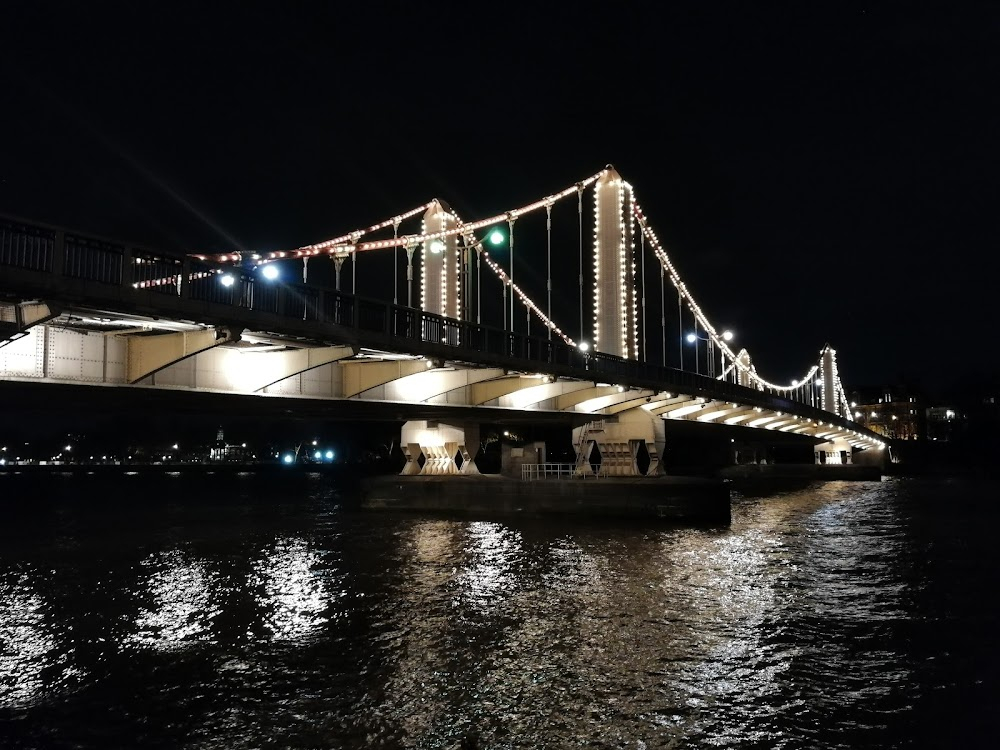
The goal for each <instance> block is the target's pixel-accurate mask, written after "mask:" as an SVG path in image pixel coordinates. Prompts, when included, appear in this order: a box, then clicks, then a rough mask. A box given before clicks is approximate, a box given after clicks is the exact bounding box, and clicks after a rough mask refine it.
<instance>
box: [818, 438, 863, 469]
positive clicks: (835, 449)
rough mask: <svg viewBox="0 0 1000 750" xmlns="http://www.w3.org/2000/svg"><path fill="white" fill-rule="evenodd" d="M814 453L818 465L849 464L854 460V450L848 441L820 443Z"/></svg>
mask: <svg viewBox="0 0 1000 750" xmlns="http://www.w3.org/2000/svg"><path fill="white" fill-rule="evenodd" d="M813 453H814V455H815V456H816V463H818V464H849V463H851V462H852V461H853V458H854V448H852V447H851V444H850V443H848V442H847V441H846V440H832V441H830V442H826V443H819V444H818V445H816V446H815V447H814V448H813Z"/></svg>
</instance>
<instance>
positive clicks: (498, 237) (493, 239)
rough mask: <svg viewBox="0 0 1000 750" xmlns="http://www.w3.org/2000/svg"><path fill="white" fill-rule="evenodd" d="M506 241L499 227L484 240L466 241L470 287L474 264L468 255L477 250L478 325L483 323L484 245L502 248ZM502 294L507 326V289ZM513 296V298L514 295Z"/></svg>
mask: <svg viewBox="0 0 1000 750" xmlns="http://www.w3.org/2000/svg"><path fill="white" fill-rule="evenodd" d="M506 241H507V238H506V237H505V236H504V233H503V231H502V230H500V229H499V228H497V227H494V228H493V229H491V230H490V231H489V232H487V234H486V237H485V238H484V239H482V240H478V239H476V238H475V237H474V236H473V242H471V243H470V242H468V241H466V244H465V252H466V260H465V264H466V269H468V272H469V276H468V277H467V279H468V281H469V283H470V286H471V281H472V278H471V265H472V264H471V262H470V260H471V256H470V255H469V254H468V253H469V251H470V250H475V251H476V323H482V322H483V304H482V303H483V295H482V291H481V290H482V286H481V282H482V273H481V272H480V262H481V256H482V252H483V244H484V243H489V244H490V245H492V246H493V247H500V246H501V245H503V244H504V242H506ZM501 292H502V293H503V313H502V320H503V321H504V325H505V326H506V323H507V287H506V286H503V287H502V289H501ZM511 296H512V298H513V294H512V295H511ZM470 302H471V300H470ZM469 313H470V317H471V313H472V311H471V310H470V311H469Z"/></svg>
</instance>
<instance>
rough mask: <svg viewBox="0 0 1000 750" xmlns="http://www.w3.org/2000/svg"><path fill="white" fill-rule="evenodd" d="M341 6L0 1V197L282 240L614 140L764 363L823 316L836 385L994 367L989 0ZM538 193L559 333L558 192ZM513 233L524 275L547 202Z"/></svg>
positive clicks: (939, 383)
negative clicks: (551, 239) (549, 218)
mask: <svg viewBox="0 0 1000 750" xmlns="http://www.w3.org/2000/svg"><path fill="white" fill-rule="evenodd" d="M353 5H355V6H357V7H356V8H354V9H352V10H346V9H345V8H344V7H343V6H344V4H342V3H329V2H327V3H277V2H275V3H271V4H268V5H261V4H253V3H240V4H232V5H230V6H223V4H221V3H196V4H185V3H173V2H172V3H160V4H156V5H153V4H147V3H131V4H127V5H121V6H112V5H109V4H103V3H102V4H94V3H65V4H63V3H52V2H49V3H45V2H8V3H7V4H6V5H5V7H4V16H5V22H4V26H5V30H4V32H3V43H2V44H0V81H2V89H0V90H2V91H3V116H2V117H0V143H2V154H3V158H2V159H0V212H6V213H12V214H16V215H20V216H24V217H26V218H30V219H37V220H40V221H46V222H50V223H54V224H60V225H64V226H69V227H74V228H80V229H86V230H90V231H93V232H96V233H100V234H104V235H108V236H114V237H121V238H124V239H130V240H133V241H137V242H142V243H145V244H148V245H152V246H154V247H163V248H165V249H173V250H184V251H189V252H192V251H198V252H205V251H227V250H235V249H239V248H246V249H255V250H273V249H288V248H291V247H296V246H299V245H302V244H306V243H310V242H315V241H319V240H322V239H325V238H327V237H330V236H333V235H337V234H341V233H343V232H345V231H350V230H352V229H354V228H358V227H363V226H367V225H368V224H370V223H372V222H375V221H378V220H380V219H383V218H386V217H388V216H391V215H393V214H396V213H399V212H401V211H404V210H406V209H408V208H410V207H412V206H415V205H419V204H421V203H424V202H425V201H427V200H429V199H430V198H433V197H440V198H443V199H445V200H446V201H448V202H449V203H450V204H451V205H452V206H453V207H454V208H455V209H456V210H458V211H459V212H460V213H461V214H462V216H463V218H465V219H469V220H471V219H475V218H478V217H481V216H485V215H489V214H493V213H499V212H502V211H504V210H507V209H510V208H514V207H516V206H518V205H521V204H523V203H526V202H528V201H530V200H533V199H535V198H539V197H542V196H544V195H547V194H549V193H551V192H554V191H556V190H558V189H561V188H563V187H565V186H567V185H570V184H572V183H574V182H575V181H577V180H579V179H582V178H583V177H586V176H588V175H590V174H593V173H594V172H596V171H597V170H599V169H600V168H602V167H603V166H604V165H605V164H608V163H612V164H614V165H615V166H616V167H617V168H618V170H619V171H620V172H621V173H622V175H623V176H624V177H625V178H626V179H627V180H629V181H630V182H631V183H632V184H633V186H634V188H635V191H636V195H637V197H638V199H639V201H640V202H641V203H642V205H643V207H644V209H645V212H646V214H647V216H648V217H649V218H650V219H651V221H652V224H653V226H654V228H655V229H656V231H657V233H658V234H659V236H660V238H661V239H662V240H663V241H664V242H665V243H666V245H667V246H668V249H669V252H670V253H671V255H672V258H673V260H674V263H675V264H676V266H677V267H678V268H679V270H680V271H681V274H682V275H683V277H684V278H685V280H686V282H687V284H688V287H689V288H690V289H691V290H692V291H693V292H694V294H695V296H696V297H697V298H698V299H699V301H700V302H701V304H702V307H703V308H704V309H705V310H706V312H707V313H708V315H709V317H710V318H711V319H712V320H713V321H715V323H716V325H717V326H719V327H720V328H721V327H731V328H733V329H734V330H736V331H737V333H738V335H739V340H738V341H739V343H740V344H741V345H743V346H746V347H748V348H749V349H750V351H751V353H752V354H753V355H754V358H755V362H756V363H757V366H758V369H759V371H760V372H761V374H762V375H764V376H765V377H768V378H771V379H773V380H783V381H787V380H789V379H791V378H793V377H796V376H798V375H799V374H800V373H801V372H802V370H804V369H805V368H806V367H807V366H808V365H809V364H810V363H812V362H813V361H815V359H816V358H817V354H818V351H819V349H820V348H821V347H822V345H823V344H824V343H825V342H827V341H828V342H830V343H831V344H833V346H834V347H835V348H836V349H837V350H838V352H839V357H840V365H841V370H842V374H843V376H844V379H845V381H847V382H848V383H855V384H861V383H866V384H868V383H870V384H879V383H884V382H893V381H896V380H897V379H899V378H901V377H902V378H906V379H908V380H916V381H917V382H919V383H921V384H923V386H924V387H925V388H928V389H930V390H932V391H933V390H938V389H941V388H943V387H946V386H949V385H951V384H952V383H954V382H967V381H968V379H969V378H971V377H977V378H978V377H983V376H986V377H989V376H994V375H995V374H996V373H997V371H998V370H1000V364H998V355H997V348H996V346H995V345H994V338H995V330H996V325H997V322H998V321H997V315H996V313H995V292H994V289H995V287H996V284H997V271H998V270H1000V263H998V261H997V256H996V253H997V248H998V243H997V236H998V230H997V206H998V198H1000V191H998V189H997V179H998V178H997V175H998V173H1000V172H998V170H1000V145H998V134H1000V109H998V106H997V91H998V90H1000V85H998V84H1000V78H998V73H1000V52H998V50H1000V47H998V45H997V42H996V40H997V39H998V38H1000V6H998V5H995V4H983V5H977V4H973V3H967V4H942V5H939V6H937V7H935V6H932V5H927V4H919V6H918V4H915V3H873V4H871V5H870V6H867V7H866V6H864V5H857V6H855V5H851V4H850V3H825V4H819V3H798V4H789V5H781V4H771V3H726V4H721V3H711V2H706V3H671V4H665V3H648V4H647V3H644V4H637V3H603V4H600V6H601V8H602V9H601V10H593V9H587V8H586V7H585V4H580V3H577V4H566V5H565V7H562V9H559V10H548V11H544V12H543V11H542V10H540V8H541V7H542V4H538V3H536V4H533V5H517V4H497V5H488V4H479V3H469V4H462V5H458V6H456V7H448V6H447V5H445V4H399V5H397V4H390V3H375V2H369V3H358V4H353ZM953 5H961V6H962V7H961V9H960V10H959V9H956V8H955V7H952V6H953ZM557 208H559V207H557ZM555 220H556V222H557V224H558V228H557V230H556V231H557V237H558V241H557V247H556V249H555V254H556V260H557V265H558V267H559V271H558V272H557V274H556V279H557V280H556V289H557V295H556V296H557V305H556V313H557V314H556V317H557V322H559V323H560V324H561V325H563V327H565V328H566V329H567V330H569V331H570V333H572V334H573V335H575V334H576V331H577V328H578V323H577V318H576V315H577V313H576V304H577V296H576V294H577V292H576V283H575V281H576V273H577V271H576V263H577V261H576V257H577V246H576V243H577V235H576V211H575V206H568V207H567V208H566V210H563V211H562V213H561V214H560V213H558V212H557V213H556V214H555ZM515 232H516V233H517V234H516V236H517V245H516V247H517V250H516V252H517V255H516V258H517V262H518V263H519V264H520V265H519V267H518V268H519V269H520V273H521V274H522V275H521V278H522V279H523V280H524V281H525V283H526V284H527V285H528V287H529V291H531V292H532V293H533V294H534V295H535V296H536V297H537V298H538V299H540V300H541V299H544V242H545V237H544V222H543V221H542V222H538V221H536V222H534V223H532V222H530V221H528V220H524V222H523V223H519V225H518V226H517V227H516V229H515ZM585 236H587V238H588V240H589V235H585ZM363 262H365V261H363ZM387 269H391V261H389V262H388V265H386V261H385V260H384V259H383V260H374V259H373V260H372V261H371V263H369V265H368V267H367V269H365V268H363V267H362V264H359V271H358V273H359V292H360V293H362V294H368V295H371V296H380V297H383V298H387V297H389V296H390V295H391V290H390V289H391V280H387V278H388V279H391V276H389V277H387V273H388V274H391V271H389V270H387ZM648 293H649V295H650V302H649V304H650V306H651V307H650V309H651V310H652V311H653V316H654V317H655V318H658V311H657V307H656V305H658V301H659V300H658V296H659V291H658V285H653V284H650V287H649V292H648ZM498 295H499V292H497V294H496V295H494V296H498ZM668 299H669V297H668ZM671 334H672V335H673V329H671ZM648 336H649V339H650V342H651V345H650V348H651V350H652V349H655V351H656V352H657V355H656V356H657V357H658V352H659V337H660V334H659V330H658V328H657V329H656V330H653V329H652V328H651V329H650V330H649V332H648ZM653 342H655V345H654V343H653ZM668 345H669V347H670V350H671V352H673V351H674V349H675V348H676V340H673V341H671V342H670V343H669V344H668ZM650 358H653V355H652V354H651V356H650Z"/></svg>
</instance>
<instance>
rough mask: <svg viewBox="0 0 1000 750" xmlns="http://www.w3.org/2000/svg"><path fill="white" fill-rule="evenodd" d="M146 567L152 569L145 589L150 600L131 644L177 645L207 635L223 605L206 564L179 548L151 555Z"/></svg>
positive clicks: (144, 591) (202, 638)
mask: <svg viewBox="0 0 1000 750" xmlns="http://www.w3.org/2000/svg"><path fill="white" fill-rule="evenodd" d="M142 567H143V568H144V569H146V570H148V571H149V579H148V581H147V582H146V585H145V586H144V587H142V589H141V592H142V594H143V595H144V598H145V599H147V603H146V604H145V605H143V606H142V608H141V609H140V611H139V614H138V616H137V617H136V620H135V629H134V631H133V632H132V633H130V634H129V636H128V638H127V644H131V645H136V646H148V647H151V648H159V649H174V648H181V647H183V646H185V645H187V644H189V643H190V642H191V641H195V640H204V639H207V638H208V637H209V636H210V632H209V631H210V628H211V623H212V619H213V618H214V617H216V616H217V615H218V614H219V612H220V611H221V609H220V606H219V603H218V601H217V597H214V596H213V591H212V589H213V588H218V581H217V578H216V577H215V576H213V575H212V574H211V573H209V572H208V571H207V570H206V567H205V564H204V563H203V562H201V561H199V560H191V559H189V558H188V557H187V556H186V555H185V554H184V553H183V552H181V551H180V550H176V549H175V550H168V551H166V552H158V553H155V554H153V555H150V556H149V557H147V558H146V559H145V560H143V561H142Z"/></svg>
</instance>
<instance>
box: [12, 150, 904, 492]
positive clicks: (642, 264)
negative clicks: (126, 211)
mask: <svg viewBox="0 0 1000 750" xmlns="http://www.w3.org/2000/svg"><path fill="white" fill-rule="evenodd" d="M566 203H569V204H571V205H572V204H574V203H575V205H576V211H575V212H574V213H575V214H576V216H575V218H576V222H575V224H576V227H575V229H576V239H577V245H578V247H577V248H576V250H577V258H576V260H577V261H578V268H577V269H575V270H576V271H577V273H576V274H575V277H573V276H570V277H569V278H568V280H567V274H566V273H565V265H566V264H565V263H562V264H561V266H560V267H561V268H562V273H560V275H559V278H557V279H555V280H554V279H553V262H552V248H553V213H554V209H555V208H556V207H557V206H562V205H563V204H566ZM560 210H562V209H560ZM530 215H536V216H538V215H544V217H545V263H544V265H545V289H544V292H543V293H541V294H539V293H537V291H535V292H534V294H531V293H529V286H530V284H528V283H526V282H523V281H520V280H518V279H517V278H516V277H515V271H516V267H515V263H514V258H515V254H514V251H515V239H518V240H519V241H520V234H519V233H518V231H517V230H518V227H520V226H522V225H523V224H524V223H525V222H526V220H527V217H529V216H530ZM519 222H521V223H520V224H519ZM585 227H586V229H585ZM390 234H391V236H390ZM564 235H565V232H564ZM564 244H565V243H562V244H561V247H562V251H563V252H564V251H565V247H564ZM498 248H499V249H502V251H503V252H504V253H505V254H506V255H507V259H508V263H507V264H506V268H505V267H504V264H503V263H502V262H501V259H499V258H498V257H495V255H494V253H496V252H498V250H497V249H498ZM534 248H535V249H534V250H533V251H532V253H531V255H530V262H529V264H528V268H529V270H530V272H531V273H529V274H527V275H528V276H529V280H530V277H531V276H537V275H538V273H540V269H541V266H542V263H541V257H540V256H541V252H539V251H538V243H537V241H536V242H535V243H534ZM491 249H492V250H493V251H494V253H491ZM375 254H381V255H385V254H391V255H392V273H393V279H392V299H376V298H372V297H366V296H361V295H358V294H356V293H355V292H356V290H357V275H356V274H357V268H358V266H359V264H361V263H364V262H365V260H364V258H365V257H366V256H371V255H375ZM323 256H325V257H329V258H330V259H332V263H333V267H334V269H335V281H334V284H333V286H332V287H326V286H320V285H317V284H315V283H310V281H309V278H308V275H309V263H310V260H314V259H316V258H318V257H323ZM291 261H301V263H295V264H293V263H291ZM293 266H294V268H295V274H296V278H295V279H294V280H289V279H288V278H287V276H288V270H289V269H290V268H292V267H293ZM347 270H349V272H350V275H351V292H350V293H348V292H346V291H343V290H342V289H341V286H342V282H343V281H346V279H345V278H343V275H344V272H345V271H347ZM585 271H586V273H585ZM299 274H301V276H299ZM585 277H586V278H587V283H585ZM554 282H555V283H554ZM650 290H653V294H651V295H650V294H649V292H650ZM668 290H669V299H670V301H669V302H668ZM403 292H405V300H404V299H403V298H402V297H403V296H404V295H403ZM497 292H499V294H500V296H501V305H500V306H499V309H498V306H497V305H496V304H495V296H496V294H497ZM554 295H555V297H556V299H557V300H559V301H561V303H562V304H560V305H558V307H559V309H560V310H561V311H563V314H565V311H566V310H567V309H568V308H569V305H567V304H566V301H567V300H572V299H573V298H574V297H575V298H577V301H578V304H577V305H576V307H577V308H578V309H577V310H574V311H573V312H574V313H577V315H574V316H573V317H576V318H577V319H576V320H569V321H567V320H562V321H557V320H556V319H555V318H556V317H557V315H556V313H554V312H553V296H554ZM674 298H676V310H674V307H675V305H674ZM484 303H485V304H484ZM585 312H589V314H585ZM522 315H523V318H522ZM668 319H669V320H668ZM522 322H523V326H522V325H521V324H522ZM688 329H690V330H688ZM570 331H573V334H571V333H570ZM650 342H653V345H651V344H650ZM732 342H733V336H732V334H731V333H730V332H729V331H727V330H725V329H722V328H719V327H716V326H715V325H713V323H712V321H711V319H710V318H709V317H708V315H707V313H706V312H705V311H704V310H703V309H702V307H701V306H700V305H699V304H698V302H697V300H696V299H695V296H694V294H693V293H692V291H691V289H690V288H689V287H688V285H687V284H686V283H685V281H684V280H683V279H682V278H681V275H680V273H679V272H678V270H677V267H676V266H675V265H674V263H673V262H672V260H671V257H670V255H669V254H668V252H667V248H666V247H665V246H664V244H663V243H661V242H660V240H659V239H658V237H657V235H656V232H655V231H654V228H653V221H652V219H651V218H650V214H647V212H646V211H645V210H644V208H643V207H642V205H641V204H640V203H639V200H638V196H637V195H636V191H635V190H634V189H633V186H632V185H631V184H630V183H628V182H627V181H626V180H625V179H623V177H622V176H621V175H620V174H618V172H617V171H616V170H615V169H614V168H613V167H611V166H608V167H606V168H605V169H603V170H601V171H600V172H598V173H596V174H594V175H591V176H589V177H587V178H586V179H583V180H581V181H579V182H576V183H574V184H572V185H568V186H566V187H564V188H563V189H561V190H559V191H557V192H554V193H550V194H548V195H545V196H543V197H541V198H539V199H537V200H535V201H532V202H531V203H528V204H526V205H523V206H520V207H514V208H509V209H506V210H503V211H501V212H499V213H495V214H492V215H490V216H486V217H480V218H475V217H472V218H463V217H460V216H459V215H458V214H457V212H456V211H454V210H453V209H452V208H451V207H450V206H449V204H448V203H447V202H445V201H444V200H441V199H435V200H432V201H429V202H427V203H425V204H423V205H420V206H417V207H414V208H412V209H410V210H408V211H405V212H403V213H400V214H398V215H395V216H392V217H389V218H387V219H385V220H384V221H380V222H378V223H375V224H373V225H371V226H368V227H367V228H361V229H355V230H352V231H349V232H346V233H344V234H341V235H340V236H337V237H334V238H331V239H327V240H324V241H322V242H318V243H315V244H310V245H306V246H302V247H298V248H291V249H287V250H276V251H270V252H242V251H241V252H228V253H223V254H204V253H187V254H171V253H164V252H160V251H155V250H151V249H148V248H143V247H138V246H135V245H132V244H130V243H126V242H121V241H117V240H112V239H107V238H101V237H96V236H93V235H91V234H87V233H82V232H77V231H72V230H69V229H64V228H60V227H53V226H48V225H43V224H39V223H37V222H32V221H28V220H25V219H22V218H18V217H10V216H3V217H0V380H2V381H18V382H32V383H47V384H58V383H63V384H66V383H75V384H88V385H93V386H105V387H107V386H114V387H116V388H119V389H129V388H130V389H139V390H144V389H173V390H178V389H180V390H188V391H200V392H207V393H213V394H218V395H219V396H220V397H223V396H229V395H237V394H238V395H241V396H247V395H256V396H259V397H260V398H261V399H264V398H266V397H272V398H284V399H308V400H309V401H308V404H309V405H310V406H309V408H318V407H317V406H316V405H317V404H320V403H321V402H322V403H323V405H324V413H326V414H331V415H333V414H343V415H346V414H350V415H352V416H354V417H358V416H362V417H364V416H367V417H370V418H373V419H378V418H387V417H388V418H401V419H403V420H405V424H404V426H403V430H402V440H401V445H402V447H403V451H404V453H405V454H406V456H407V463H406V466H405V468H404V470H403V473H404V474H423V475H427V474H433V475H449V474H470V473H475V472H477V467H476V464H475V460H474V456H475V453H476V450H477V448H478V446H479V442H480V440H479V430H480V427H479V425H480V424H483V423H501V424H502V423H507V422H510V423H513V422H515V421H517V422H520V423H525V422H530V421H538V422H546V421H558V422H560V423H566V422H568V423H569V424H572V425H573V426H574V438H573V439H574V445H575V447H576V453H577V457H576V468H575V471H576V472H577V473H578V474H581V475H582V474H586V473H589V472H592V471H593V470H594V469H593V464H592V457H593V456H594V455H598V454H599V456H600V464H601V472H602V473H603V474H606V475H612V476H635V475H639V474H642V473H645V474H657V473H661V472H662V466H661V457H662V455H663V451H664V447H665V442H666V433H665V423H666V422H667V421H670V420H684V421H687V422H696V423H704V424H725V425H735V426H741V427H747V428H751V429H755V430H760V431H774V432H781V433H789V434H793V435H798V436H802V437H803V439H806V438H808V439H810V440H812V441H813V442H814V443H815V444H816V449H815V454H816V457H817V461H820V462H829V463H842V462H850V461H851V460H852V458H851V457H852V455H853V453H854V451H856V450H873V451H881V450H882V449H884V447H885V444H884V442H883V438H882V437H881V436H879V435H877V434H876V433H873V432H870V431H868V430H866V429H864V428H863V427H861V426H860V425H858V424H856V423H854V421H853V419H852V410H851V406H850V404H849V403H848V400H847V398H846V395H845V392H844V387H843V384H842V382H841V379H840V374H839V370H838V359H837V354H836V352H835V351H834V349H832V348H831V347H830V346H829V345H823V346H821V347H818V348H817V357H816V358H815V360H814V361H811V362H805V363H803V366H802V370H801V375H800V376H799V377H797V378H795V379H793V380H791V381H789V382H784V383H779V382H775V381H772V380H769V379H767V378H765V377H764V376H763V375H762V374H761V372H762V370H758V367H757V363H756V362H755V361H754V360H753V358H752V357H751V354H750V352H748V351H747V350H746V349H737V348H736V347H735V346H734V345H733V344H732ZM685 343H687V344H688V345H689V346H691V347H692V348H691V349H689V352H690V353H689V354H688V356H687V357H686V358H685V354H684V351H685V349H684V346H685ZM674 344H676V347H677V348H676V351H677V354H678V358H677V366H674V363H673V362H669V363H668V351H670V350H672V348H673V346H674ZM650 351H654V356H652V357H649V356H647V354H648V353H649V352H650ZM655 354H658V355H659V356H658V357H657V356H655ZM147 392H148V391H147ZM257 403H260V404H261V405H263V404H264V403H265V402H264V401H263V400H262V401H258V402H257ZM643 454H645V455H643ZM640 467H643V470H640Z"/></svg>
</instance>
